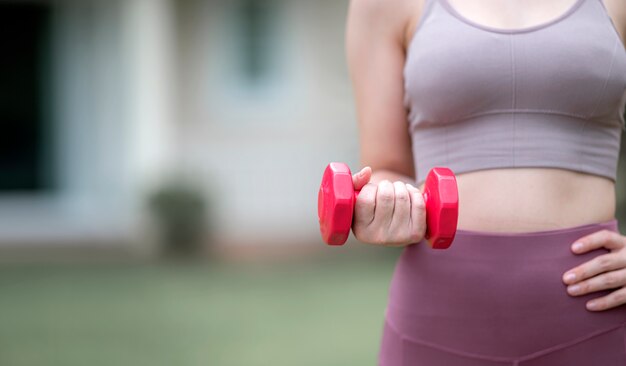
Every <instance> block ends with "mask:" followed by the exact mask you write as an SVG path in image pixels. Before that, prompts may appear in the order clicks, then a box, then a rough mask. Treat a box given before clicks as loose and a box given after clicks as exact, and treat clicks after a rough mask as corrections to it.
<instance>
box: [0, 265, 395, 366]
mask: <svg viewBox="0 0 626 366" xmlns="http://www.w3.org/2000/svg"><path fill="white" fill-rule="evenodd" d="M392 271H393V261H391V260H388V259H385V258H383V259H381V260H371V259H370V260H366V261H349V262H341V261H334V262H328V261H326V262H315V263H314V262H309V263H292V264H283V265H273V266H259V265H257V266H249V265H248V266H226V265H223V264H222V265H219V264H217V265H216V264H205V265H193V266H181V265H178V266H176V265H165V264H161V265H143V266H131V265H92V266H67V265H66V266H60V265H56V266H53V265H48V266H41V265H39V266H34V265H28V266H25V265H23V266H4V267H0V365H12V366H22V365H28V366H30V365H63V366H71V365H81V366H82V365H92V366H94V365H133V366H139V365H150V366H157V365H180V366H186V365H216V366H221V365H246V366H247V365H302V366H305V365H327V366H330V365H341V366H349V365H374V364H376V356H377V353H378V347H379V339H380V332H381V330H382V322H383V312H384V308H385V303H386V300H387V290H388V285H389V280H390V278H391V274H392Z"/></svg>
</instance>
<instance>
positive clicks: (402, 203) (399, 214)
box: [389, 182, 411, 244]
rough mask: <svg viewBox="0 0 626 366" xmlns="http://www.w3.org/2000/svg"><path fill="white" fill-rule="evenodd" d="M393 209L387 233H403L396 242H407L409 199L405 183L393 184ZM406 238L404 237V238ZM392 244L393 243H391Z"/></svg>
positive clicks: (409, 222)
mask: <svg viewBox="0 0 626 366" xmlns="http://www.w3.org/2000/svg"><path fill="white" fill-rule="evenodd" d="M393 189H394V196H395V197H394V198H395V199H394V207H393V213H392V217H391V222H390V223H389V231H390V232H391V233H398V234H400V233H405V235H401V236H399V237H398V238H397V241H398V242H406V241H409V236H410V233H409V231H408V230H407V229H408V226H409V225H410V224H411V198H410V196H409V191H408V190H407V187H406V183H403V182H394V183H393ZM405 236H406V237H405ZM391 244H394V243H391Z"/></svg>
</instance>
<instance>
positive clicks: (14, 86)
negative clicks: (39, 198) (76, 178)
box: [0, 2, 52, 192]
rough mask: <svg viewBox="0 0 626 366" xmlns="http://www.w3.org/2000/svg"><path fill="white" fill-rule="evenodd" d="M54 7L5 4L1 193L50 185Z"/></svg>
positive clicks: (0, 64)
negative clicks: (49, 104)
mask: <svg viewBox="0 0 626 366" xmlns="http://www.w3.org/2000/svg"><path fill="white" fill-rule="evenodd" d="M50 13H51V9H50V5H49V4H45V3H18V2H0V52H1V55H2V57H0V126H1V129H0V192H14V191H31V192H32V191H42V190H47V189H49V188H51V180H52V179H51V176H50V174H49V172H50V171H51V169H50V164H51V162H52V157H51V156H50V151H51V150H52V149H51V148H50V146H51V142H52V133H51V132H52V131H51V127H52V126H50V119H49V118H48V116H47V114H48V113H47V112H46V110H47V104H46V100H47V99H48V98H47V97H46V94H47V88H48V86H49V84H50V83H49V79H50V78H49V69H50V67H49V66H50V52H49V50H50V40H49V34H50V32H49V26H50Z"/></svg>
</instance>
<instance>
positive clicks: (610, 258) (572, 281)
mask: <svg viewBox="0 0 626 366" xmlns="http://www.w3.org/2000/svg"><path fill="white" fill-rule="evenodd" d="M599 248H606V249H608V250H610V253H606V254H602V255H599V256H597V257H595V258H594V259H592V260H590V261H588V262H585V263H583V264H581V265H580V266H578V267H575V268H572V269H570V270H569V271H567V272H565V273H564V274H563V282H565V284H566V285H569V286H567V292H568V293H569V294H570V295H572V296H580V295H585V294H588V293H591V292H596V291H601V290H607V289H615V290H614V291H613V292H611V293H610V294H608V295H606V296H603V297H599V298H596V299H593V300H590V301H588V302H587V309H588V310H591V311H602V310H607V309H611V308H614V307H616V306H619V305H622V304H626V236H623V235H621V234H619V233H616V232H614V231H610V230H601V231H598V232H595V233H593V234H590V235H587V236H585V237H582V238H580V239H578V240H577V241H576V242H575V243H574V244H572V248H571V249H572V252H574V254H583V253H586V252H589V251H591V250H594V249H599Z"/></svg>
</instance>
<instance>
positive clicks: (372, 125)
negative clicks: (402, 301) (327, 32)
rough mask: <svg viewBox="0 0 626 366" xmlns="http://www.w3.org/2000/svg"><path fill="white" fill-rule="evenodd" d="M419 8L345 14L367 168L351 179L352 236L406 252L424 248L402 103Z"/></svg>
mask: <svg viewBox="0 0 626 366" xmlns="http://www.w3.org/2000/svg"><path fill="white" fill-rule="evenodd" d="M418 3H419V1H407V0H352V1H351V3H350V8H349V11H348V20H347V30H346V48H347V59H348V67H349V70H350V76H351V79H352V85H353V90H354V95H355V102H356V108H357V118H358V126H359V142H360V146H361V151H360V152H361V164H362V166H365V167H366V168H364V169H363V170H361V171H360V172H359V173H357V174H355V175H354V176H353V181H354V185H355V188H356V189H361V193H360V194H359V197H358V199H357V202H356V205H355V215H354V222H353V231H354V234H355V236H356V237H357V239H359V240H360V241H363V242H366V243H372V244H381V245H390V246H404V245H408V244H411V243H415V242H418V241H420V240H421V239H422V238H423V236H424V232H425V229H426V223H425V215H426V213H425V207H424V200H423V197H422V195H421V193H420V192H419V190H418V189H417V188H415V187H413V186H412V184H414V180H415V178H414V176H415V173H414V168H413V156H412V151H411V139H410V136H409V134H408V129H407V117H406V109H405V107H404V103H403V96H404V78H403V67H404V58H405V44H406V40H407V36H408V35H409V34H410V33H411V32H410V31H409V28H411V26H410V24H411V22H410V19H412V18H414V16H413V17H412V16H411V15H415V11H417V9H415V7H416V5H414V4H418ZM418 5H419V6H421V4H418ZM368 167H371V169H369V168H368Z"/></svg>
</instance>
